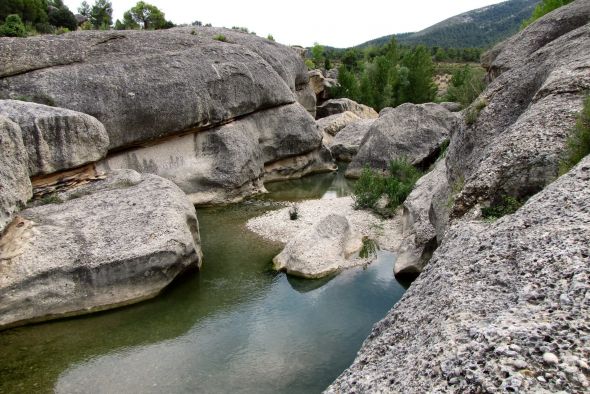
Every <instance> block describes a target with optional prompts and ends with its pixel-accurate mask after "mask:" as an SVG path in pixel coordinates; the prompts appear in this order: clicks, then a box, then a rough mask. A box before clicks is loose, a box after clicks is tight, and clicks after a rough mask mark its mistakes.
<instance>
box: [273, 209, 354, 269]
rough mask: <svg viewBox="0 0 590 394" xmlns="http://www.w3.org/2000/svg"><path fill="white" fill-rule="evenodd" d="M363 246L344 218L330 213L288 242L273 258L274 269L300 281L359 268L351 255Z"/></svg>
mask: <svg viewBox="0 0 590 394" xmlns="http://www.w3.org/2000/svg"><path fill="white" fill-rule="evenodd" d="M362 245H363V242H362V238H361V236H360V235H359V234H357V233H354V232H353V231H352V227H351V225H350V223H349V221H348V219H347V218H346V217H345V216H342V215H338V214H330V215H327V216H325V217H324V218H322V219H321V220H320V221H319V222H318V223H317V224H316V225H315V226H314V227H313V229H312V230H311V231H309V232H307V231H305V232H301V233H300V234H298V235H297V236H296V237H294V238H293V239H292V240H290V241H289V242H288V243H287V244H286V245H285V248H284V249H283V251H282V252H281V253H280V254H278V255H277V256H276V257H275V258H274V259H273V263H274V267H275V269H277V270H281V271H286V272H287V273H288V274H291V275H295V276H301V277H304V278H320V277H323V276H327V275H330V274H333V273H335V272H337V271H339V270H341V269H343V268H347V267H351V266H355V265H359V264H362V263H363V259H360V258H358V257H357V256H355V252H358V251H359V250H360V249H361V247H362Z"/></svg>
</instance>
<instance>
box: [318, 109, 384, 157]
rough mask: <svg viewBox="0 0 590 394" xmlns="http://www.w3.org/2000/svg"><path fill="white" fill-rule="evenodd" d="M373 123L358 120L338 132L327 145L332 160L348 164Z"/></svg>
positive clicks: (366, 120)
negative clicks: (332, 157)
mask: <svg viewBox="0 0 590 394" xmlns="http://www.w3.org/2000/svg"><path fill="white" fill-rule="evenodd" d="M328 118H329V117H328ZM328 118H324V119H328ZM374 122H375V119H360V120H358V121H356V122H354V123H351V124H349V125H347V126H346V127H344V128H343V129H342V130H340V131H339V132H338V134H336V136H335V137H334V139H333V140H332V142H331V143H330V145H329V148H330V151H331V152H332V155H333V156H334V159H336V160H339V161H346V162H350V161H351V160H352V158H353V157H354V156H355V155H356V154H357V152H358V150H359V146H360V145H361V141H362V140H363V138H365V135H366V134H367V133H368V131H369V129H370V128H371V126H372V125H373V123H374Z"/></svg>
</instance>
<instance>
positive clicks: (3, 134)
mask: <svg viewBox="0 0 590 394" xmlns="http://www.w3.org/2000/svg"><path fill="white" fill-rule="evenodd" d="M32 196H33V189H32V186H31V181H30V179H29V172H28V170H27V151H26V149H25V145H24V144H23V139H22V133H21V130H20V128H19V127H18V125H17V124H16V123H14V122H12V121H11V120H10V119H8V118H5V117H4V116H1V115H0V236H1V234H2V230H3V229H4V227H6V225H7V224H8V223H10V222H11V220H12V218H13V217H14V215H15V214H16V213H17V212H18V211H20V210H21V209H22V208H24V206H25V204H26V203H27V201H28V200H29V199H30V198H31V197H32ZM0 241H1V238H0ZM0 264H1V263H0Z"/></svg>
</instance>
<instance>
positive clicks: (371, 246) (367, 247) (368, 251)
mask: <svg viewBox="0 0 590 394" xmlns="http://www.w3.org/2000/svg"><path fill="white" fill-rule="evenodd" d="M378 250H379V244H377V242H376V241H375V240H372V239H370V238H369V237H363V246H362V247H361V250H360V251H359V257H360V258H361V259H366V258H368V257H370V256H375V255H376V254H377V251H378Z"/></svg>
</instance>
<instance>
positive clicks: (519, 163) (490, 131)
mask: <svg viewBox="0 0 590 394" xmlns="http://www.w3.org/2000/svg"><path fill="white" fill-rule="evenodd" d="M588 15H590V3H589V2H587V1H575V2H573V3H571V4H569V5H566V6H564V7H561V8H560V9H558V10H556V11H554V12H552V13H550V14H548V15H546V16H545V17H543V18H541V19H540V20H539V21H538V22H535V23H534V24H533V25H531V26H530V27H528V28H527V29H525V30H523V31H522V32H520V33H518V34H517V35H516V36H514V37H513V38H511V39H510V40H509V41H508V42H507V44H506V45H505V47H503V49H502V50H501V51H500V53H499V54H498V55H497V59H496V60H495V61H494V62H495V63H494V62H492V67H494V66H493V64H497V67H496V68H495V70H496V71H494V72H496V73H499V72H502V73H501V74H499V75H498V74H497V75H495V77H496V78H495V79H494V80H493V82H492V83H491V84H490V85H489V86H488V87H487V89H486V90H485V91H484V92H483V93H482V95H481V96H480V97H479V98H478V99H477V100H476V102H475V103H474V104H473V105H472V106H471V107H470V108H468V109H467V110H465V111H464V112H465V113H466V114H470V113H471V115H467V116H470V117H471V118H472V119H471V120H472V121H471V122H469V123H470V124H467V123H464V124H463V125H462V126H461V128H460V130H458V132H457V133H456V134H455V135H454V136H453V138H452V140H451V144H450V146H449V150H448V156H447V166H448V175H449V184H451V185H453V184H458V185H462V187H461V190H460V192H459V193H458V194H457V196H456V198H455V200H454V201H455V202H454V205H453V207H452V212H451V216H453V217H461V216H462V215H464V214H465V213H466V212H468V211H469V210H471V209H472V208H473V207H475V206H476V205H477V204H480V205H489V204H496V203H498V202H501V200H502V198H504V196H511V197H514V198H517V199H521V200H524V199H526V198H528V197H529V196H531V195H533V194H535V193H536V192H538V191H540V190H542V189H543V187H545V186H546V185H547V184H549V183H550V182H552V181H553V180H554V179H555V178H556V177H557V175H558V167H559V161H560V156H561V154H562V152H563V150H564V148H565V142H566V139H567V137H568V134H569V133H570V131H571V130H572V129H573V126H574V124H575V120H576V116H577V114H578V113H579V111H580V110H581V108H582V100H583V97H584V92H585V91H586V90H587V89H588V88H590V74H588V72H587V69H588V68H589V67H590V23H589V21H590V20H589V19H588ZM580 18H581V19H580ZM572 21H577V22H576V23H573V22H572ZM572 23H573V24H572ZM564 24H565V25H564ZM579 24H582V26H580V27H577V28H574V27H575V26H576V25H579ZM529 43H535V45H534V46H533V47H532V49H531V48H529V47H528V45H529ZM502 59H505V61H504V60H502ZM509 59H511V60H509ZM492 71H493V70H492ZM473 114H475V116H473Z"/></svg>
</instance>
